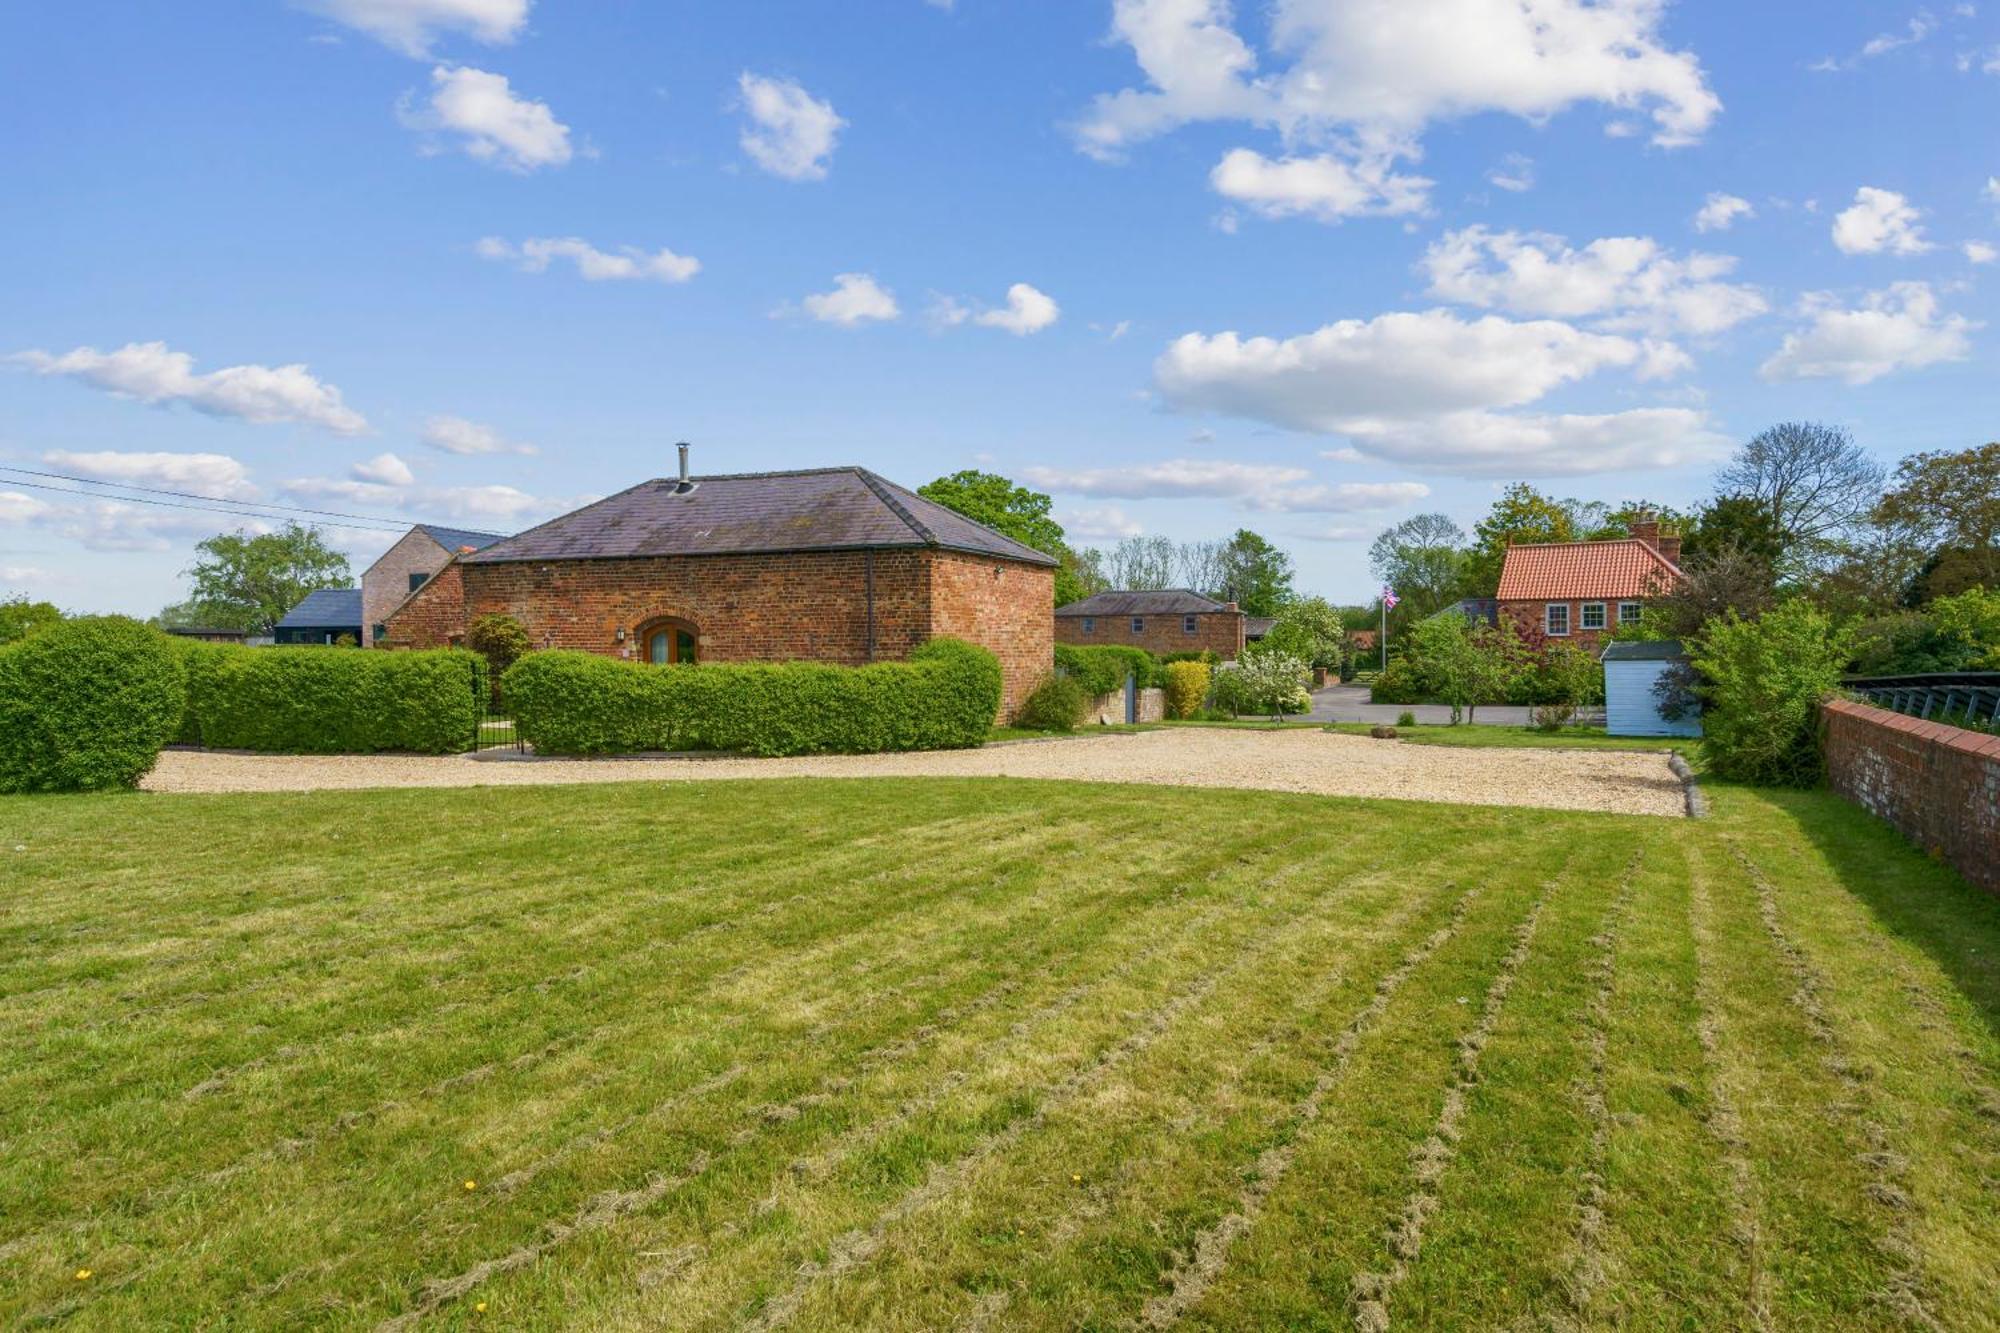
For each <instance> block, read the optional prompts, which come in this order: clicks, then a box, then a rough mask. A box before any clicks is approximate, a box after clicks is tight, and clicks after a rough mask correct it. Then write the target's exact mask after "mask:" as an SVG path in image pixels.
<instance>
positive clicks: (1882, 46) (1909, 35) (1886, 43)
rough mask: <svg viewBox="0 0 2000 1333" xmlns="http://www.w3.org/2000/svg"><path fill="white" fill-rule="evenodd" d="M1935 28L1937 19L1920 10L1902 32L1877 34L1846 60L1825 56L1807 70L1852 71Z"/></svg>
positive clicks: (1825, 71) (1933, 30) (1917, 39)
mask: <svg viewBox="0 0 2000 1333" xmlns="http://www.w3.org/2000/svg"><path fill="white" fill-rule="evenodd" d="M1960 17H1965V16H1964V15H1962V14H1961V15H1960ZM1937 28H1938V23H1937V18H1936V17H1935V16H1934V15H1933V14H1932V13H1931V12H1930V11H1929V10H1927V9H1920V10H1918V11H1917V13H1916V16H1915V17H1914V18H1912V19H1911V20H1910V21H1909V24H1908V26H1907V27H1905V28H1904V29H1903V31H1902V32H1882V33H1877V34H1876V35H1875V36H1873V37H1870V38H1869V39H1868V40H1867V41H1866V42H1864V43H1862V46H1861V49H1860V50H1859V51H1857V52H1855V53H1854V54H1853V55H1851V56H1848V57H1847V58H1846V59H1844V60H1843V59H1840V58H1838V57H1835V56H1826V57H1823V58H1822V59H1819V60H1816V61H1814V62H1813V63H1812V64H1811V65H1809V66H1807V68H1809V69H1812V70H1814V71H1817V72H1818V73H1822V74H1831V73H1835V72H1837V71H1840V70H1849V69H1853V68H1855V67H1856V66H1858V65H1860V64H1861V62H1862V61H1864V60H1873V59H1875V58H1876V57H1877V56H1885V55H1888V54H1889V53H1890V52H1891V51H1894V50H1897V49H1899V48H1901V47H1905V46H1915V45H1916V44H1917V43H1918V42H1921V41H1923V40H1924V38H1926V37H1928V36H1930V35H1931V34H1932V33H1934V32H1936V31H1937Z"/></svg>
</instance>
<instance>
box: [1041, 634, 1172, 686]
mask: <svg viewBox="0 0 2000 1333" xmlns="http://www.w3.org/2000/svg"><path fill="white" fill-rule="evenodd" d="M1056 670H1058V671H1060V672H1062V673H1063V674H1064V675H1065V676H1068V677H1069V678H1070V679H1071V680H1074V681H1075V682H1076V683H1077V684H1079V685H1081V686H1083V689H1084V692H1085V693H1086V694H1088V695H1089V696H1090V697H1091V698H1093V699H1098V698H1102V697H1103V696H1104V695H1107V694H1111V693H1113V692H1114V691H1117V690H1122V689H1124V688H1125V677H1126V676H1128V675H1129V676H1131V677H1132V678H1133V679H1134V680H1136V681H1137V682H1138V684H1139V688H1140V689H1142V690H1143V689H1146V688H1149V687H1150V686H1153V685H1157V684H1159V675H1160V662H1159V659H1158V658H1156V657H1154V656H1153V655H1152V654H1151V653H1149V652H1147V651H1146V650H1145V649H1144V648H1130V647H1126V646H1124V645H1122V644H1110V643H1107V644H1093V645H1090V646H1089V647H1084V646H1081V645H1078V644H1074V643H1059V644H1057V645H1056Z"/></svg>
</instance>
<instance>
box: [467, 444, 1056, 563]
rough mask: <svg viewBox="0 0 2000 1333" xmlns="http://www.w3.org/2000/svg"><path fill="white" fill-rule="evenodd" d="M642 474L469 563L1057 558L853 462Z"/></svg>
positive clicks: (1024, 560)
mask: <svg viewBox="0 0 2000 1333" xmlns="http://www.w3.org/2000/svg"><path fill="white" fill-rule="evenodd" d="M690 480H691V481H692V482H693V483H694V484H693V485H692V486H690V487H688V488H687V489H685V490H683V489H682V488H681V485H680V483H679V482H678V481H677V480H676V479H674V478H670V477H668V478H656V479H654V480H652V481H642V482H640V483H639V484H638V485H637V486H634V487H631V488H630V489H628V490H623V491H620V492H619V493H618V494H616V495H612V496H607V497H606V498H604V499H602V500H599V501H597V502H596V503H595V504H588V505H585V506H584V507H583V508H581V509H578V510H574V511H572V512H571V513H567V514H564V515H563V516H562V517H560V518H553V519H550V520H549V521H548V522H546V523H543V524H541V525H540V526H539V527H533V528H529V529H528V530H527V531H526V532H522V533H517V534H516V535H514V536H512V537H507V538H503V539H501V540H500V541H496V542H494V543H493V544H492V545H490V546H487V547H485V548H484V549H483V550H480V551H478V552H475V553H474V554H472V555H468V556H464V557H461V558H462V559H463V560H464V562H465V563H466V564H475V565H483V564H500V563H504V562H508V561H523V560H607V559H613V560H615V559H623V558H630V557H634V556H671V555H754V554H767V553H773V552H785V551H841V550H865V549H882V548H892V549H893V548H901V547H931V548H935V549H940V550H947V551H967V552H970V553H972V554H974V555H983V556H991V557H993V558H995V559H1000V560H1018V561H1021V562H1022V563H1024V564H1032V565H1053V564H1055V563H1056V560H1055V558H1054V557H1052V556H1048V555H1045V554H1043V553H1042V552H1040V551H1037V550H1035V549H1034V548H1033V547H1031V546H1024V545H1023V544H1021V543H1020V542H1017V541H1015V540H1014V539H1013V538H1011V537H1005V536H1002V535H1001V534H1000V533H998V532H995V531H994V530H993V529H991V528H989V527H987V526H985V525H984V524H981V523H975V522H973V521H972V520H971V519H969V518H966V517H965V516H964V515H962V514H958V513H954V512H953V511H951V510H949V509H946V508H945V507H944V506H943V505H941V504H937V503H935V502H933V501H930V500H926V499H924V498H923V497H922V496H920V495H918V494H916V493H915V492H914V491H907V490H904V489H903V488H902V487H901V486H898V485H896V484H895V483H893V482H890V481H888V480H885V479H884V478H882V477H879V476H877V475H876V474H875V473H873V472H870V471H869V470H868V469H866V468H860V467H834V468H813V469H810V470H807V471H802V472H739V473H732V474H728V475H722V476H712V477H694V478H691V479H690Z"/></svg>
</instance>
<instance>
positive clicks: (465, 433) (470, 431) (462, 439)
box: [423, 416, 535, 456]
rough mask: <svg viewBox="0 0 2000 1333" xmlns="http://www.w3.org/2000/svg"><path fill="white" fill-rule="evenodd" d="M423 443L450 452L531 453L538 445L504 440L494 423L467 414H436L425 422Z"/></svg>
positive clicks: (467, 453) (466, 454)
mask: <svg viewBox="0 0 2000 1333" xmlns="http://www.w3.org/2000/svg"><path fill="white" fill-rule="evenodd" d="M423 440H424V443H425V444H427V445H429V446H430V447H431V448H433V449H441V450H443V451H444V452H445V453H448V454H459V455H464V456H469V455H473V454H532V453H534V452H535V446H534V445H532V444H520V443H517V442H515V441H512V440H508V439H505V438H503V437H502V436H501V434H500V432H498V431H496V430H494V429H493V428H492V427H491V426H482V425H480V424H479V423H478V422H476V421H467V420H466V419H465V418H464V417H454V416H434V417H432V418H430V419H429V420H428V421H426V422H424V435H423Z"/></svg>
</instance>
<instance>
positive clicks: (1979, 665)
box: [1930, 588, 2000, 671]
mask: <svg viewBox="0 0 2000 1333" xmlns="http://www.w3.org/2000/svg"><path fill="white" fill-rule="evenodd" d="M1930 615H1931V623H1932V624H1934V625H1936V626H1937V632H1938V636H1939V637H1940V638H1942V639H1943V640H1944V641H1945V642H1946V643H1948V644H1950V645H1951V646H1952V647H1953V648H1954V649H1955V650H1956V652H1957V654H1958V655H1959V657H1960V660H1961V661H1962V662H1963V665H1962V666H1954V667H1950V668H1947V669H1948V670H1953V671H2000V589H1996V590H1993V591H1988V590H1987V589H1985V588H1969V589H1967V590H1966V591H1964V592H1962V593H1958V594H1957V595H1955V596H1952V597H1940V598H1938V599H1937V600H1936V601H1935V602H1932V603H1931V605H1930Z"/></svg>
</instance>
